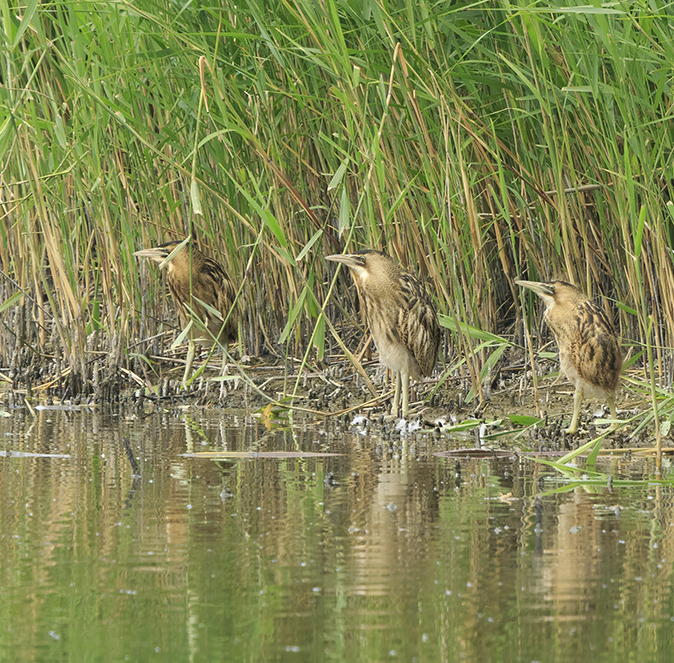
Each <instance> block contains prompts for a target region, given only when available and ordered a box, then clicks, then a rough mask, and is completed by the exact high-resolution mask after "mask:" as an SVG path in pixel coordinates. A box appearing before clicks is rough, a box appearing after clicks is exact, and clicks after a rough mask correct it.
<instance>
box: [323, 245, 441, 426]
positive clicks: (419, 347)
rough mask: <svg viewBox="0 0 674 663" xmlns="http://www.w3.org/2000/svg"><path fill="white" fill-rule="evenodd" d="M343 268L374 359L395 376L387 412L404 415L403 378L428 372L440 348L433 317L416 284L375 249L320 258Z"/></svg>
mask: <svg viewBox="0 0 674 663" xmlns="http://www.w3.org/2000/svg"><path fill="white" fill-rule="evenodd" d="M326 260H333V261H335V262H341V263H343V264H344V265H346V266H347V267H348V268H349V269H350V270H351V274H352V276H353V278H354V280H355V282H356V287H357V289H358V295H359V298H360V301H361V306H362V307H363V308H364V310H365V316H366V319H367V324H368V327H369V329H370V333H371V334H372V337H373V338H374V342H375V344H376V345H377V350H378V352H379V361H381V363H382V364H384V366H386V367H388V368H390V369H391V370H392V371H393V372H394V373H395V374H396V388H395V395H394V397H393V405H392V407H391V414H393V415H396V416H397V414H398V406H399V404H400V391H401V384H402V392H403V404H402V415H403V417H407V416H408V415H409V379H410V377H412V378H414V379H415V380H418V379H420V378H421V377H427V376H429V375H430V374H431V373H432V372H433V368H434V367H435V362H436V359H437V356H438V347H439V345H440V330H439V327H438V315H437V311H436V309H435V304H434V303H433V300H432V299H431V297H430V296H429V295H428V293H427V292H426V290H425V289H424V287H423V286H422V284H421V282H420V281H419V280H418V279H417V278H416V277H415V276H413V275H412V274H410V273H409V272H405V271H403V270H402V269H401V268H400V266H399V265H398V263H397V262H396V261H395V260H393V259H392V258H390V257H389V256H387V255H385V254H384V253H381V252H379V251H372V250H365V251H358V252H356V253H351V254H344V255H331V256H326Z"/></svg>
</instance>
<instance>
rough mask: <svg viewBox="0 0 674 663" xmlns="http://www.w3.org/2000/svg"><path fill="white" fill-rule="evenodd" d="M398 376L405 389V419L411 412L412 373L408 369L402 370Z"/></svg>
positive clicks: (403, 389)
mask: <svg viewBox="0 0 674 663" xmlns="http://www.w3.org/2000/svg"><path fill="white" fill-rule="evenodd" d="M398 377H399V379H400V381H401V383H402V384H401V387H402V391H403V419H407V417H408V416H409V413H410V374H409V373H408V372H407V371H401V372H400V374H399V376H398Z"/></svg>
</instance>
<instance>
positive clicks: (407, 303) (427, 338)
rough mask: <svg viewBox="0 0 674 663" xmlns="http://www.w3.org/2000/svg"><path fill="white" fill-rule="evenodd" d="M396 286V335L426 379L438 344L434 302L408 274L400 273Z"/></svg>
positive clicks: (417, 281) (433, 363) (436, 354)
mask: <svg viewBox="0 0 674 663" xmlns="http://www.w3.org/2000/svg"><path fill="white" fill-rule="evenodd" d="M400 286H401V287H400V292H401V302H400V304H401V306H400V313H399V317H398V334H399V336H400V340H401V341H402V343H404V345H405V346H406V347H407V348H408V349H409V350H410V352H411V353H412V354H413V355H414V358H415V359H416V360H417V363H418V364H419V369H420V371H421V374H422V375H424V376H428V375H430V374H431V373H432V372H433V368H434V367H435V362H436V359H437V356H438V347H439V345H440V330H439V327H438V314H437V311H436V308H435V303H434V302H433V300H432V299H431V297H430V296H429V294H428V293H427V292H426V290H425V288H424V287H423V285H422V284H421V282H420V281H419V280H418V279H417V278H416V277H414V276H412V275H411V274H407V273H403V274H401V276H400Z"/></svg>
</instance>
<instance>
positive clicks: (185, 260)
mask: <svg viewBox="0 0 674 663" xmlns="http://www.w3.org/2000/svg"><path fill="white" fill-rule="evenodd" d="M181 243H182V242H167V243H166V244H162V245H161V246H156V247H154V248H152V249H143V250H141V251H136V252H135V253H134V254H133V255H135V256H138V257H139V258H150V260H154V262H156V263H159V266H160V267H161V268H164V267H166V268H167V272H168V273H167V281H168V287H169V291H170V292H171V295H172V296H173V301H174V302H175V305H176V308H177V309H178V317H179V318H180V324H181V326H182V327H183V328H185V327H187V326H188V325H189V330H188V350H187V361H186V363H185V373H184V375H183V387H186V386H187V378H188V377H189V374H190V371H191V370H192V362H193V361H194V353H195V349H196V348H195V344H196V343H199V344H201V345H204V344H206V345H211V344H213V343H215V342H216V341H217V342H219V343H221V344H222V345H226V344H227V343H230V342H231V341H233V340H234V339H235V338H236V336H237V327H238V322H237V317H236V315H235V312H234V311H232V312H231V313H230V309H231V308H232V304H233V302H234V298H235V296H236V290H235V289H234V286H233V285H232V282H231V281H230V280H229V277H228V276H227V274H226V273H225V270H224V269H223V268H222V267H221V266H220V265H219V264H218V263H217V262H215V260H212V259H211V258H207V257H206V256H205V255H204V254H203V253H202V252H201V251H199V250H198V249H197V248H196V247H195V246H194V245H193V242H188V243H187V244H185V245H184V246H183V247H182V248H180V250H179V251H178V252H177V253H175V254H174V255H173V256H172V258H171V259H170V260H168V261H167V258H168V257H169V256H170V255H171V253H172V252H173V251H174V250H175V249H176V248H177V247H178V246H179V245H180V244H181ZM227 316H229V317H227ZM225 366H226V355H224V354H223V370H224V367H225Z"/></svg>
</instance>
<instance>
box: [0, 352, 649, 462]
mask: <svg viewBox="0 0 674 663" xmlns="http://www.w3.org/2000/svg"><path fill="white" fill-rule="evenodd" d="M134 359H135V366H134V368H135V369H136V370H131V369H130V368H125V367H123V366H120V365H114V364H113V363H112V362H111V361H110V360H109V357H99V358H98V359H97V360H95V361H94V362H93V365H92V378H91V382H90V384H88V385H87V387H88V389H83V390H82V391H81V392H80V393H75V388H76V385H74V384H72V383H70V382H69V375H70V373H69V371H68V370H65V371H61V372H60V373H58V372H57V369H58V368H59V367H58V365H57V364H55V365H53V366H52V367H51V368H52V370H51V371H44V372H47V373H48V375H47V379H46V380H40V378H41V377H42V374H40V373H39V372H38V373H37V374H34V375H33V376H32V377H33V379H35V378H38V380H36V381H35V382H32V381H31V380H30V379H26V378H27V377H28V376H27V374H26V373H24V379H26V380H25V381H26V386H25V387H16V386H15V385H14V383H13V381H12V380H11V378H10V376H9V375H3V376H2V379H3V384H2V389H1V391H0V401H1V402H2V404H3V405H4V407H6V408H12V407H29V408H30V407H34V406H36V405H46V406H53V405H71V406H81V405H87V406H91V407H101V406H103V407H106V406H111V405H112V406H113V407H119V408H122V409H125V408H132V409H133V410H135V411H137V412H141V413H145V414H150V413H152V412H155V411H157V410H161V409H166V408H170V407H173V406H191V407H197V408H202V407H207V408H223V409H236V410H244V411H247V412H258V413H260V416H262V417H264V418H265V420H266V421H268V422H269V423H270V425H272V422H273V421H274V420H275V419H276V418H278V417H282V416H283V414H284V410H286V411H287V409H288V408H290V407H293V408H297V410H298V412H301V413H302V414H303V416H306V417H315V418H317V419H320V418H323V417H332V418H338V419H340V420H341V421H342V422H343V423H344V424H345V425H347V426H349V425H355V426H360V427H361V428H364V430H365V432H367V430H368V429H369V428H371V427H375V428H376V429H377V431H379V432H385V433H386V432H390V433H391V434H392V435H400V434H401V428H400V424H399V422H397V421H396V420H392V419H391V417H389V416H388V414H389V408H390V393H391V390H392V385H391V384H390V382H388V381H387V376H386V374H385V371H384V370H383V369H382V368H381V366H380V365H379V364H378V362H377V361H376V359H373V360H371V361H365V362H363V366H364V368H365V369H366V371H367V373H368V375H369V377H370V379H371V381H372V384H373V385H374V387H375V394H372V393H371V391H370V389H369V388H368V386H367V384H366V383H365V381H364V379H363V378H362V377H361V376H360V375H359V374H358V373H357V372H356V370H355V369H354V368H353V366H352V365H351V364H350V363H349V362H348V361H346V360H345V359H344V357H343V356H333V357H328V358H327V361H326V362H325V363H324V364H322V365H321V366H320V367H319V366H305V367H304V368H302V367H301V363H300V362H299V361H297V360H294V359H290V358H287V359H281V358H278V357H273V356H266V357H258V358H251V357H243V358H237V359H235V360H234V361H232V362H230V364H229V366H228V368H227V370H226V372H225V375H222V371H221V368H222V366H221V359H220V357H219V355H214V356H213V357H212V358H211V360H210V362H209V363H208V364H206V359H207V355H206V353H204V354H203V356H202V357H198V359H197V361H195V367H196V368H197V370H198V371H199V374H198V375H197V376H196V377H195V378H194V379H193V380H192V381H191V382H190V384H189V385H188V387H187V389H185V388H183V386H182V373H183V369H184V361H185V359H184V353H183V354H181V353H178V352H176V353H174V354H172V355H171V356H166V355H165V356H157V355H149V356H148V355H144V356H136V357H134ZM202 369H203V370H202ZM552 370H556V364H555V362H553V361H545V362H543V363H542V364H541V365H540V366H537V373H540V374H539V375H538V378H537V393H538V401H539V407H538V409H537V408H536V403H535V398H534V389H533V382H532V374H531V370H530V367H529V366H528V365H527V363H526V361H525V358H524V357H523V356H518V353H517V352H514V351H513V352H510V354H509V355H506V356H505V360H504V362H503V364H502V365H501V366H498V367H497V369H496V370H495V371H494V374H493V377H492V376H490V377H489V378H488V380H485V381H483V383H482V385H481V388H482V396H483V398H482V400H480V399H479V398H478V397H476V396H475V395H474V391H473V386H472V383H471V380H470V377H469V376H468V375H460V374H457V373H458V371H455V372H454V374H451V375H447V371H446V370H445V371H443V369H442V367H441V366H440V365H439V364H438V367H437V368H436V372H435V375H434V377H433V378H431V379H428V380H425V381H424V382H421V383H417V384H416V385H415V387H414V389H413V394H412V401H413V406H412V411H413V414H412V416H411V417H410V420H411V421H412V422H413V425H412V427H411V428H410V429H405V430H402V432H403V433H406V432H412V431H414V430H425V431H427V432H437V433H438V434H443V433H444V432H447V431H450V432H452V431H456V430H457V428H456V427H457V426H459V425H462V424H466V425H467V428H466V432H465V435H466V443H467V444H468V445H474V446H480V445H489V446H491V447H493V448H507V447H508V446H509V445H512V444H513V435H515V434H516V433H518V434H519V440H520V442H525V443H526V446H527V447H529V448H532V447H533V448H537V449H540V450H541V451H560V450H562V451H563V450H567V449H571V448H574V447H576V446H578V444H579V443H582V442H584V441H587V440H589V439H592V438H593V437H596V435H597V434H598V433H599V432H601V430H602V428H603V426H601V425H599V426H598V425H597V423H598V422H600V421H601V418H602V417H606V416H608V412H605V411H604V410H602V406H601V404H600V403H598V402H597V401H591V400H590V401H585V402H584V404H583V409H582V417H581V429H580V431H579V433H578V434H577V435H575V436H572V437H571V436H567V435H565V433H564V432H563V431H564V427H565V426H567V425H568V422H569V418H570V413H571V409H572V407H573V389H572V387H571V386H570V384H569V383H568V382H567V381H566V380H565V379H564V378H558V377H557V376H556V375H555V374H551V373H550V371H552ZM49 373H51V375H49ZM387 394H388V396H387ZM618 408H619V413H620V416H621V417H622V418H624V419H627V418H629V417H632V416H635V415H636V414H638V413H639V412H640V411H643V410H647V409H648V407H647V405H646V404H645V403H644V402H643V401H640V400H638V399H636V398H634V397H633V396H632V395H631V394H629V393H628V392H627V391H626V390H623V392H622V393H621V394H620V395H619V397H618ZM521 417H529V418H532V419H533V418H536V419H537V422H536V424H535V425H532V424H531V423H526V425H525V424H523V423H522V421H520V419H519V418H521ZM473 422H474V426H473V425H472V423H473ZM281 423H282V421H281ZM478 423H481V424H485V425H487V424H488V426H489V429H488V430H486V431H485V430H484V429H483V430H481V429H480V426H478V425H477V424H478ZM509 431H512V433H513V435H508V432H509ZM650 444H652V440H651V436H650V435H649V434H648V432H644V433H642V434H640V435H639V436H638V439H635V438H634V437H631V436H630V431H629V429H628V430H626V431H618V432H616V433H614V434H612V435H611V436H609V437H608V438H607V440H606V441H605V443H604V445H605V446H606V447H610V448H621V447H622V446H625V445H629V446H632V447H633V446H642V445H643V446H648V445H650Z"/></svg>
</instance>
